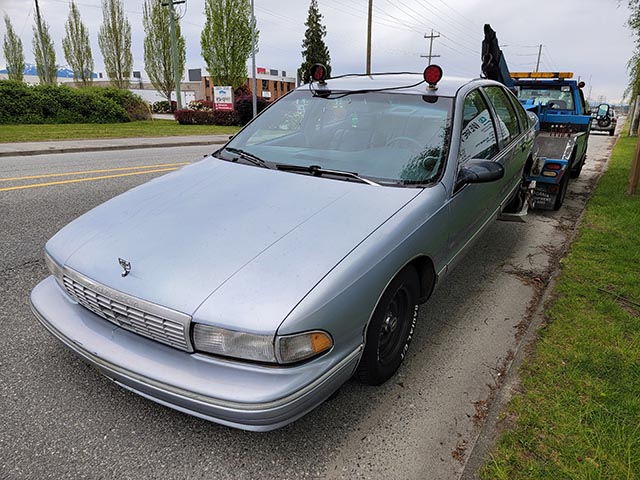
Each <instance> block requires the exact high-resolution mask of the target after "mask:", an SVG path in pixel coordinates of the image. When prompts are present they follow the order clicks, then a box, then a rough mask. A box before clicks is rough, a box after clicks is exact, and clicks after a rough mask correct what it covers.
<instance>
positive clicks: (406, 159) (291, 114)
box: [228, 91, 452, 184]
mask: <svg viewBox="0 0 640 480" xmlns="http://www.w3.org/2000/svg"><path fill="white" fill-rule="evenodd" d="M429 100H430V101H431V102H433V103H430V102H427V101H426V100H425V99H424V98H423V97H422V96H421V95H408V94H398V93H381V92H368V93H358V94H350V95H346V96H343V97H342V98H321V97H314V96H313V95H312V94H311V92H307V91H296V92H293V93H291V94H289V95H287V96H286V97H283V98H282V99H280V100H278V102H276V103H275V104H274V105H272V106H271V107H269V109H268V110H266V111H265V112H264V113H262V114H261V115H260V116H259V117H258V118H257V119H256V120H255V121H254V122H253V123H251V124H250V125H249V126H248V127H247V128H245V129H244V130H243V131H242V132H240V133H239V134H238V135H236V136H235V137H234V138H233V140H232V141H231V142H230V143H229V145H228V146H229V147H234V148H240V149H242V150H245V151H247V152H250V153H252V154H254V155H257V156H259V157H260V158H262V159H263V160H265V161H268V162H273V163H276V164H288V165H302V166H310V165H319V166H320V167H322V168H324V169H331V170H341V171H349V172H355V173H358V174H359V175H360V176H362V177H366V178H370V179H373V180H375V181H377V182H379V183H392V184H398V183H400V184H422V183H428V182H430V181H433V180H434V179H435V178H436V177H437V176H438V172H439V170H440V167H441V166H442V164H443V163H444V161H445V158H446V154H447V151H446V150H447V148H446V147H447V145H448V142H449V140H448V138H449V130H450V127H449V125H450V117H451V114H450V112H451V105H452V101H451V99H450V98H433V97H431V98H430V99H429ZM434 100H435V101H434Z"/></svg>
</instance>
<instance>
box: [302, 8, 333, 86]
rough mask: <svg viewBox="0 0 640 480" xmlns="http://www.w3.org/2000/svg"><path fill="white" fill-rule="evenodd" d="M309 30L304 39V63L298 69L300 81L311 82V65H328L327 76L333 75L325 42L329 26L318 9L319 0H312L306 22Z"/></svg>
mask: <svg viewBox="0 0 640 480" xmlns="http://www.w3.org/2000/svg"><path fill="white" fill-rule="evenodd" d="M305 26H306V27H307V30H306V31H305V32H304V40H302V59H303V61H302V65H300V68H299V69H298V82H300V83H309V75H310V70H311V67H312V66H313V65H314V64H316V63H321V64H323V65H324V66H325V67H327V76H330V75H331V56H330V55H329V49H328V48H327V45H326V44H325V43H324V37H325V36H326V35H327V28H326V27H325V26H324V25H323V24H322V15H321V14H320V10H319V9H318V0H311V4H310V5H309V16H308V17H307V21H306V22H305Z"/></svg>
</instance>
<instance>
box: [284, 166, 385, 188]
mask: <svg viewBox="0 0 640 480" xmlns="http://www.w3.org/2000/svg"><path fill="white" fill-rule="evenodd" d="M276 168H277V169H278V170H282V171H284V172H303V173H309V174H311V175H315V176H316V177H321V176H322V175H333V176H334V177H344V178H353V179H354V180H358V181H359V182H362V183H366V184H367V185H375V186H376V187H379V186H380V184H379V183H376V182H374V181H372V180H369V179H368V178H364V177H361V176H360V175H358V174H357V173H355V172H344V171H342V170H329V169H326V168H322V167H321V166H320V165H309V166H304V165H287V164H282V163H277V164H276Z"/></svg>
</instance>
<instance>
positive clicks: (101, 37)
mask: <svg viewBox="0 0 640 480" xmlns="http://www.w3.org/2000/svg"><path fill="white" fill-rule="evenodd" d="M102 17H103V23H102V25H101V26H100V33H98V45H100V51H101V52H102V56H103V58H104V66H105V70H106V71H107V76H108V77H109V80H111V84H112V85H113V86H114V87H117V88H127V87H128V86H129V79H130V78H131V66H132V65H133V55H132V54H131V24H130V23H129V20H127V17H125V15H124V8H123V6H122V0H102Z"/></svg>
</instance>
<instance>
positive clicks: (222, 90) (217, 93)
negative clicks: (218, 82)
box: [213, 86, 233, 110]
mask: <svg viewBox="0 0 640 480" xmlns="http://www.w3.org/2000/svg"><path fill="white" fill-rule="evenodd" d="M213 106H214V108H215V109H216V110H233V88H232V87H215V86H214V87H213Z"/></svg>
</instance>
